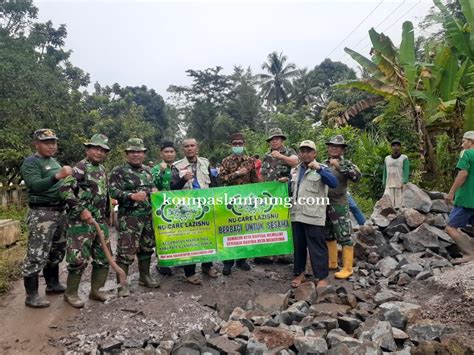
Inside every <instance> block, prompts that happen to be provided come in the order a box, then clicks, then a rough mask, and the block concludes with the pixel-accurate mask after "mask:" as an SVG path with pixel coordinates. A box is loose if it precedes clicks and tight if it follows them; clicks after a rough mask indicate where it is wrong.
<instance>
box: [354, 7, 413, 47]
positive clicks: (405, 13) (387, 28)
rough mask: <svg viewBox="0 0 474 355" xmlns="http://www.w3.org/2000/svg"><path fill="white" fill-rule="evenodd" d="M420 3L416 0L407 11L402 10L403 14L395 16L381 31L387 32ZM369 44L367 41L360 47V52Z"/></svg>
mask: <svg viewBox="0 0 474 355" xmlns="http://www.w3.org/2000/svg"><path fill="white" fill-rule="evenodd" d="M420 3H421V0H418V2H417V3H415V5H413V6H412V7H410V8H409V9H408V11H406V12H404V13H403V15H401V16H400V17H399V18H397V19H396V20H395V21H394V22H393V23H392V24H391V25H390V26H388V27H386V28H385V29H384V30H383V31H381V32H387V31H388V30H389V29H391V28H392V27H393V26H395V25H396V24H398V22H399V21H400V20H401V19H402V18H403V17H405V16H406V15H408V14H409V13H410V12H411V11H413V9H414V8H415V7H417V6H418V5H419V4H420ZM370 45H371V43H368V44H366V45H365V46H364V47H363V48H362V49H360V50H359V51H360V52H362V51H363V50H364V49H366V48H367V47H369V46H370Z"/></svg>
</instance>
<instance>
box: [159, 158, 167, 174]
mask: <svg viewBox="0 0 474 355" xmlns="http://www.w3.org/2000/svg"><path fill="white" fill-rule="evenodd" d="M167 167H168V164H166V163H165V162H164V161H162V162H161V163H160V170H161V171H162V172H163V171H165V169H166V168H167Z"/></svg>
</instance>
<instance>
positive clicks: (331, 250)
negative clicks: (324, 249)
mask: <svg viewBox="0 0 474 355" xmlns="http://www.w3.org/2000/svg"><path fill="white" fill-rule="evenodd" d="M326 244H327V246H328V255H329V270H337V267H338V265H337V241H336V240H328V241H327V242H326Z"/></svg>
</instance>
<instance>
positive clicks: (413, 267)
mask: <svg viewBox="0 0 474 355" xmlns="http://www.w3.org/2000/svg"><path fill="white" fill-rule="evenodd" d="M401 270H402V271H403V272H405V273H407V274H408V275H410V276H416V275H418V274H419V273H420V272H422V271H423V267H422V266H421V265H420V264H418V263H411V264H406V265H403V266H402V267H401Z"/></svg>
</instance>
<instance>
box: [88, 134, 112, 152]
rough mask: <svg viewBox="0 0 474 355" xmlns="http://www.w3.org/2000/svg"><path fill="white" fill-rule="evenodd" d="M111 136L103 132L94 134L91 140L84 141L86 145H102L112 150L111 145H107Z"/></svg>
mask: <svg viewBox="0 0 474 355" xmlns="http://www.w3.org/2000/svg"><path fill="white" fill-rule="evenodd" d="M108 142H109V138H108V137H107V136H105V135H103V134H94V135H93V136H92V138H91V139H90V141H89V142H86V143H84V145H85V146H86V147H89V146H91V147H101V148H103V149H105V150H106V151H110V147H109V146H108V145H107V143H108Z"/></svg>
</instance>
